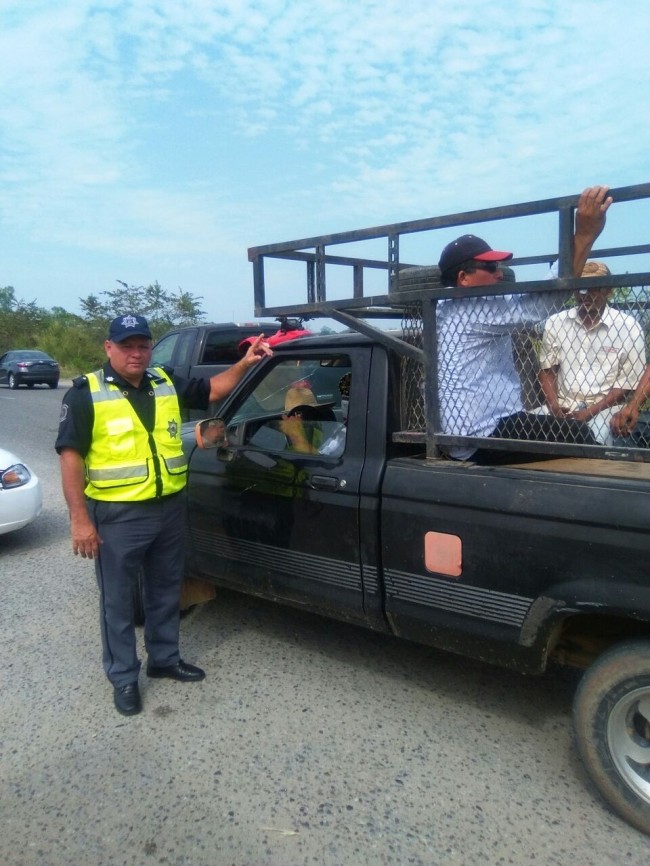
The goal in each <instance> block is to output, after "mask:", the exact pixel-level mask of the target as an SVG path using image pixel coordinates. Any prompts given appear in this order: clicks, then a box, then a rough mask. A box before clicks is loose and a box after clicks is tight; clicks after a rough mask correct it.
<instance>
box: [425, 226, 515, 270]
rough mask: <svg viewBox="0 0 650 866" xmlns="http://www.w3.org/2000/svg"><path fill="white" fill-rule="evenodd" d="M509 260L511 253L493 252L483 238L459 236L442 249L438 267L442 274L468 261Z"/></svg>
mask: <svg viewBox="0 0 650 866" xmlns="http://www.w3.org/2000/svg"><path fill="white" fill-rule="evenodd" d="M511 258H512V253H506V252H503V251H501V250H493V249H492V247H491V246H490V245H489V244H488V243H486V242H485V241H484V240H483V238H478V237H476V235H461V236H460V237H459V238H456V240H455V241H452V242H451V243H450V244H447V246H446V247H445V248H444V250H443V251H442V253H441V255H440V261H439V262H438V267H439V268H440V270H441V272H442V273H443V274H444V273H445V271H450V270H452V268H455V267H457V266H458V265H460V264H462V262H467V261H469V260H470V259H476V260H477V261H479V262H507V261H509V260H510V259H511Z"/></svg>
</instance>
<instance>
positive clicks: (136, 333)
mask: <svg viewBox="0 0 650 866" xmlns="http://www.w3.org/2000/svg"><path fill="white" fill-rule="evenodd" d="M128 337H146V338H147V339H148V340H152V339H153V337H152V336H151V331H150V330H149V325H148V323H147V320H146V319H145V317H144V316H136V315H135V313H125V314H124V315H123V316H118V317H117V318H116V319H113V321H112V322H111V324H110V327H109V329H108V339H109V340H110V341H111V342H112V343H121V342H122V340H126V339H128Z"/></svg>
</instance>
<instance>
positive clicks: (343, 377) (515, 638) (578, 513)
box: [188, 185, 650, 833]
mask: <svg viewBox="0 0 650 866" xmlns="http://www.w3.org/2000/svg"><path fill="white" fill-rule="evenodd" d="M626 194H627V195H628V197H629V198H630V199H631V198H642V197H644V196H648V195H650V185H644V186H643V187H635V188H626V190H618V191H615V199H616V200H617V201H620V200H621V199H622V198H624V197H625V195H626ZM576 200H577V197H571V198H567V199H557V200H549V201H546V202H537V203H534V204H535V206H536V207H537V208H538V210H536V211H534V212H548V211H552V210H558V211H559V212H560V213H561V214H562V213H565V216H566V212H567V211H568V213H569V217H570V220H567V219H564V220H562V218H561V222H563V223H564V227H565V229H566V225H567V224H568V223H570V224H571V225H572V219H573V210H572V209H573V208H574V206H575V203H576ZM542 206H543V207H542ZM522 207H524V208H525V207H527V208H528V211H525V212H526V213H528V212H532V211H531V210H530V208H531V205H527V206H522ZM477 213H478V212H474V213H472V214H471V215H468V217H471V219H470V218H468V219H467V220H465V222H468V223H470V222H472V221H476V216H477ZM461 216H462V215H461ZM481 216H482V217H483V218H484V219H487V218H489V217H490V216H494V217H495V218H501V217H500V215H499V214H498V213H494V214H493V213H490V212H485V213H482V214H481ZM461 222H462V220H461V219H459V215H455V216H454V217H453V221H450V223H449V224H452V225H458V224H459V223H461ZM413 225H415V224H411V226H410V228H412V226H413ZM439 225H440V218H437V219H436V225H435V226H434V227H435V228H437V227H438V226H439ZM391 229H392V230H393V231H392V235H393V236H394V235H396V234H399V233H401V232H403V231H407V228H406V227H405V226H404V225H401V226H396V227H391ZM565 229H562V230H565ZM415 230H417V231H420V230H422V229H421V227H418V228H417V229H415ZM562 230H561V231H562ZM374 231H375V234H374V235H373V234H372V230H365V234H364V237H377V236H380V235H381V234H388V235H390V234H391V232H390V231H386V227H380V229H377V230H374ZM350 235H352V233H350V234H346V235H341V236H340V237H339V236H333V235H330V236H328V237H327V238H326V239H325V238H323V239H322V242H320V241H319V239H307V240H305V241H299V242H295V244H293V245H292V244H282V245H278V246H277V247H265V248H257V249H253V250H251V251H250V257H251V259H252V260H253V261H254V263H255V268H256V299H257V302H258V303H257V306H258V313H260V314H262V315H267V316H268V315H276V314H277V313H278V309H273V308H272V309H269V308H267V307H265V305H264V291H263V269H262V267H261V263H262V261H263V260H264V259H269V258H273V257H274V256H275V257H278V258H282V257H286V258H290V257H293V258H297V257H298V256H301V257H302V259H303V260H306V261H307V262H308V265H309V263H310V262H312V263H314V266H315V267H314V271H317V272H318V273H319V274H320V276H319V277H318V279H317V280H316V281H315V282H313V281H310V282H309V285H308V293H310V295H309V294H308V301H307V303H306V304H302V305H294V306H292V307H290V308H286V307H284V308H282V310H283V311H284V312H289V313H290V314H292V315H293V314H296V315H305V314H308V313H310V314H312V315H314V314H319V313H320V314H321V315H326V316H328V317H331V318H339V320H340V321H342V322H345V323H346V324H350V323H352V324H353V325H354V324H355V322H356V328H357V330H361V331H364V332H365V333H356V332H352V333H344V334H337V335H332V336H327V337H307V338H304V339H299V340H295V341H292V342H291V343H287V344H285V345H282V346H279V347H278V348H277V350H276V351H275V353H274V356H273V357H272V358H269V359H266V360H265V361H264V362H262V363H261V364H260V365H259V366H258V367H257V368H255V369H254V370H253V371H252V372H251V373H250V374H249V376H248V377H247V378H246V379H245V380H244V381H243V382H242V383H241V384H240V386H239V387H238V389H237V390H236V391H235V392H234V393H233V394H232V395H231V396H230V397H229V398H228V399H227V401H226V402H225V403H224V404H223V405H222V407H221V411H220V413H219V419H218V420H217V419H207V420H206V421H204V422H201V424H200V425H198V426H197V438H198V441H199V444H200V445H201V446H202V447H196V446H194V447H193V446H191V445H190V446H188V447H189V450H190V461H189V478H188V514H189V526H188V532H189V563H188V574H189V575H190V576H192V577H194V578H199V579H203V580H208V581H211V582H213V583H215V584H218V585H221V586H226V587H230V588H233V589H236V590H240V591H242V592H247V593H252V594H255V595H259V596H263V597H265V598H268V599H272V600H274V601H278V602H282V603H286V604H289V605H294V606H297V607H300V608H304V609H308V610H311V611H316V612H318V613H321V614H323V615H326V616H331V617H335V618H339V619H342V620H346V621H349V622H354V623H358V624H360V625H363V626H366V627H368V628H371V629H375V630H378V631H383V632H386V633H387V634H391V635H397V636H399V637H403V638H406V639H408V640H412V641H417V642H420V643H423V644H428V645H431V646H435V647H439V648H442V649H445V650H450V651H452V652H455V653H460V654H462V655H465V656H468V657H472V658H476V659H480V660H482V661H487V662H493V663H495V664H499V665H503V666H506V667H509V668H514V669H516V670H519V671H521V672H524V673H540V672H542V671H544V670H545V669H546V667H547V665H548V663H549V661H550V660H554V661H556V662H559V663H561V664H568V665H574V666H577V667H581V668H585V669H586V670H585V673H584V675H583V678H582V680H581V684H580V686H579V688H578V690H577V694H576V698H575V715H574V722H575V735H576V743H577V748H578V751H579V753H580V755H581V757H582V759H583V760H584V762H585V765H586V767H587V769H588V771H589V773H590V775H591V777H592V779H593V781H594V782H595V784H596V785H597V787H598V788H599V790H600V791H601V793H602V794H603V796H604V797H605V799H606V800H607V801H608V802H609V804H610V805H611V806H612V807H613V808H614V809H615V810H616V811H618V813H619V814H620V815H621V816H623V817H624V818H625V819H626V820H627V821H629V822H630V823H631V824H633V825H634V826H635V827H637V828H639V829H640V830H642V831H643V832H645V833H650V533H649V531H648V530H649V528H650V462H648V450H647V449H644V448H641V447H636V446H635V443H634V442H631V443H630V442H627V443H625V444H623V445H618V446H617V447H605V446H593V445H589V446H581V447H578V446H571V445H550V444H548V443H539V442H531V443H527V444H526V446H525V447H526V448H528V449H529V453H528V455H527V459H523V460H522V459H521V454H519V455H518V459H516V460H515V458H514V454H513V460H512V462H511V463H509V462H508V460H507V459H506V460H502V461H501V462H500V464H499V465H479V464H478V463H475V462H472V461H471V460H464V461H460V460H452V459H449V458H448V457H446V456H445V454H444V449H443V447H441V446H444V445H445V443H446V441H447V440H446V438H445V435H444V434H443V433H442V431H441V429H440V425H439V419H438V418H437V413H436V411H435V403H436V383H435V381H433V379H432V374H431V369H430V366H429V365H430V358H429V353H427V352H425V353H424V354H423V353H422V351H421V349H420V348H419V347H418V345H417V343H418V340H417V339H414V338H413V334H412V332H411V331H410V330H409V328H408V327H406V328H405V323H406V324H407V325H408V324H410V323H411V322H412V320H413V318H414V317H417V316H420V317H421V320H422V321H423V322H424V331H423V335H422V334H421V335H420V337H421V339H423V344H424V346H425V347H427V346H431V345H432V344H433V341H434V337H433V336H432V335H431V334H427V330H426V329H427V322H428V321H429V322H430V319H429V318H428V316H429V313H428V312H427V305H429V304H431V305H435V304H436V303H439V302H440V301H441V300H444V299H445V297H448V296H449V290H446V291H445V290H444V289H443V288H441V287H437V288H435V287H434V288H431V285H430V282H429V284H428V286H422V285H420V286H417V287H416V288H413V280H412V279H410V277H412V276H413V275H414V274H415V276H416V277H417V274H416V273H415V272H414V271H412V270H411V269H409V271H408V274H407V272H406V271H404V274H402V276H404V275H407V276H408V277H409V280H407V284H406V289H405V286H404V282H403V281H402V283H400V279H399V277H400V272H401V271H403V270H404V267H403V266H402V265H401V264H400V263H399V262H397V261H396V259H395V257H394V256H393V257H392V258H391V257H390V256H389V258H388V260H387V262H386V265H385V268H386V270H387V271H388V272H389V280H390V279H391V278H392V279H393V282H392V283H390V282H389V288H388V291H387V292H386V293H385V294H384V295H382V296H375V297H372V298H370V299H368V298H364V296H363V290H362V287H361V288H360V285H361V283H360V280H359V277H358V271H357V272H356V273H355V284H354V285H355V291H354V293H353V294H354V297H351V298H349V299H348V301H346V302H334V301H333V302H328V301H326V300H325V287H324V279H323V276H322V272H323V271H324V268H323V267H321V266H322V265H324V264H327V263H328V256H327V254H326V253H325V252H324V247H325V243H327V244H331V243H337V242H344V241H347V240H358V239H359V238H358V237H356V238H355V237H354V236H352V237H351V236H350ZM309 247H314V248H315V250H316V251H315V252H314V253H308V252H307V253H305V252H301V253H297V252H296V251H298V250H305V249H307V248H309ZM391 248H392V247H391ZM562 249H563V240H562V236H560V258H561V259H562V255H563V253H562ZM565 249H566V250H568V247H565ZM610 252H611V251H610ZM556 255H557V253H556ZM567 255H568V252H567ZM542 258H543V257H540V260H541V259H542ZM341 260H342V257H341V256H338V255H337V256H332V257H331V261H332V263H333V264H335V265H336V266H339V265H340V263H341ZM523 263H524V264H526V263H527V262H523ZM350 264H351V267H352V268H353V269H358V268H359V266H360V264H362V266H364V267H372V268H377V267H378V263H377V261H376V260H367V261H366V262H362V260H360V259H359V257H358V255H355V256H354V258H353V259H351V260H350ZM513 264H517V262H516V260H515V261H514V262H513ZM429 270H430V269H429ZM308 271H309V267H308ZM391 274H392V277H391ZM426 276H427V274H425V273H424V271H422V272H421V273H420V277H421V278H422V279H424V277H426ZM395 277H397V279H394V278H395ZM626 278H627V282H626V285H628V286H629V285H637V286H639V285H647V284H648V283H649V282H650V274H647V273H645V274H641V275H630V274H627V275H626ZM416 282H417V280H416ZM555 282H556V287H557V288H558V290H559V289H561V288H562V287H564V288H569V289H570V288H571V287H572V286H573V284H574V283H575V280H573V279H567V278H564V280H557V281H555ZM614 282H615V280H614ZM531 286H532V289H537V290H539V284H538V283H536V282H531V283H530V284H528V285H527V284H526V283H524V282H522V283H520V284H519V285H518V289H517V290H518V291H521V292H525V291H528V290H532V289H531ZM413 304H416V305H417V304H420V307H419V311H416V312H415V313H414V312H413V308H412V306H413ZM373 313H374V314H375V315H378V314H380V313H383V314H385V315H386V316H387V317H388V316H392V317H395V316H397V317H398V318H400V317H401V323H402V324H401V326H400V329H399V332H398V333H395V332H393V331H381V330H380V329H377V328H375V327H374V326H373V325H368V319H370V318H371V316H372V315H373ZM296 389H298V390H299V391H300V394H301V395H303V397H304V395H305V394H307V393H309V394H310V395H311V396H310V400H309V403H310V405H311V406H312V408H314V410H315V411H316V412H317V413H318V412H320V413H321V414H320V415H314V416H308V420H306V421H304V422H303V423H304V426H305V427H309V426H311V433H312V434H314V432H317V433H318V436H317V437H315V436H314V435H311V438H310V439H309V442H310V445H309V447H308V448H307V447H305V446H304V442H305V439H304V437H303V438H302V439H301V440H300V441H301V443H302V444H298V440H297V439H296V438H295V437H294V436H293V435H292V433H291V430H292V429H294V428H292V427H290V426H288V425H287V414H288V413H287V406H288V405H289V404H288V402H287V401H288V395H289V393H290V392H292V390H293V391H295V390H296ZM294 402H295V401H294ZM309 417H311V420H309ZM447 439H448V437H447ZM452 441H457V440H452ZM488 444H489V443H488ZM493 444H494V447H495V448H497V449H501V450H502V451H505V452H507V451H508V449H510V448H512V447H513V446H512V443H511V442H508V441H506V440H503V441H496V442H495V443H493Z"/></svg>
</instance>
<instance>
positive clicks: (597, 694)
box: [573, 640, 650, 834]
mask: <svg viewBox="0 0 650 866" xmlns="http://www.w3.org/2000/svg"><path fill="white" fill-rule="evenodd" d="M573 724H574V732H575V739H576V744H577V747H578V752H579V754H580V757H581V758H582V760H583V762H584V765H585V767H586V769H587V772H588V773H589V775H590V776H591V779H592V781H593V782H594V783H595V785H596V787H597V788H598V790H599V791H600V793H601V794H602V795H603V797H604V798H605V800H606V801H607V802H608V803H609V805H610V806H611V807H612V808H613V809H614V810H615V811H616V812H618V814H619V815H620V816H621V817H622V818H624V819H625V820H626V821H628V822H629V823H630V824H632V826H634V827H636V828H637V829H638V830H641V831H642V832H643V833H648V834H650V641H647V640H631V641H626V642H625V643H623V644H619V645H618V646H616V647H614V648H613V649H611V650H608V651H607V652H605V653H603V655H602V656H600V657H599V658H598V659H597V660H596V661H595V662H594V664H593V665H592V666H591V667H590V668H588V669H587V671H586V672H585V674H584V675H583V678H582V680H581V682H580V685H579V686H578V690H577V692H576V696H575V701H574V705H573Z"/></svg>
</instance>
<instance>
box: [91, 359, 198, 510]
mask: <svg viewBox="0 0 650 866" xmlns="http://www.w3.org/2000/svg"><path fill="white" fill-rule="evenodd" d="M148 372H150V373H153V374H154V377H155V378H153V379H152V380H151V382H150V385H151V389H152V391H153V393H154V398H155V401H156V402H155V410H156V411H155V426H154V429H153V432H152V433H151V434H149V433H148V432H147V430H146V429H145V428H144V425H143V424H142V422H141V421H140V419H139V418H138V415H137V413H136V412H135V410H134V409H133V406H132V405H131V403H130V402H129V400H128V399H127V398H126V397H125V396H124V394H123V393H122V389H121V388H120V387H119V386H118V385H115V384H113V383H110V382H106V381H105V380H104V372H103V370H96V371H95V372H94V373H88V374H87V376H86V378H87V379H88V383H89V386H90V394H91V397H92V401H93V408H94V410H95V423H94V425H93V435H92V442H91V446H90V451H89V452H88V454H87V455H86V491H85V492H86V496H89V497H90V498H91V499H101V500H103V501H108V502H140V501H143V500H147V499H156V498H157V497H159V496H167V495H169V494H170V493H178V492H179V491H180V490H182V489H183V488H184V487H185V481H186V476H187V459H186V457H185V455H184V454H183V447H182V443H181V413H180V407H179V404H178V396H177V394H176V391H175V390H174V386H173V385H172V382H171V379H170V378H169V377H168V376H167V375H166V373H165V372H164V370H161V369H160V368H158V367H154V368H152V369H151V370H149V371H148Z"/></svg>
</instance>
